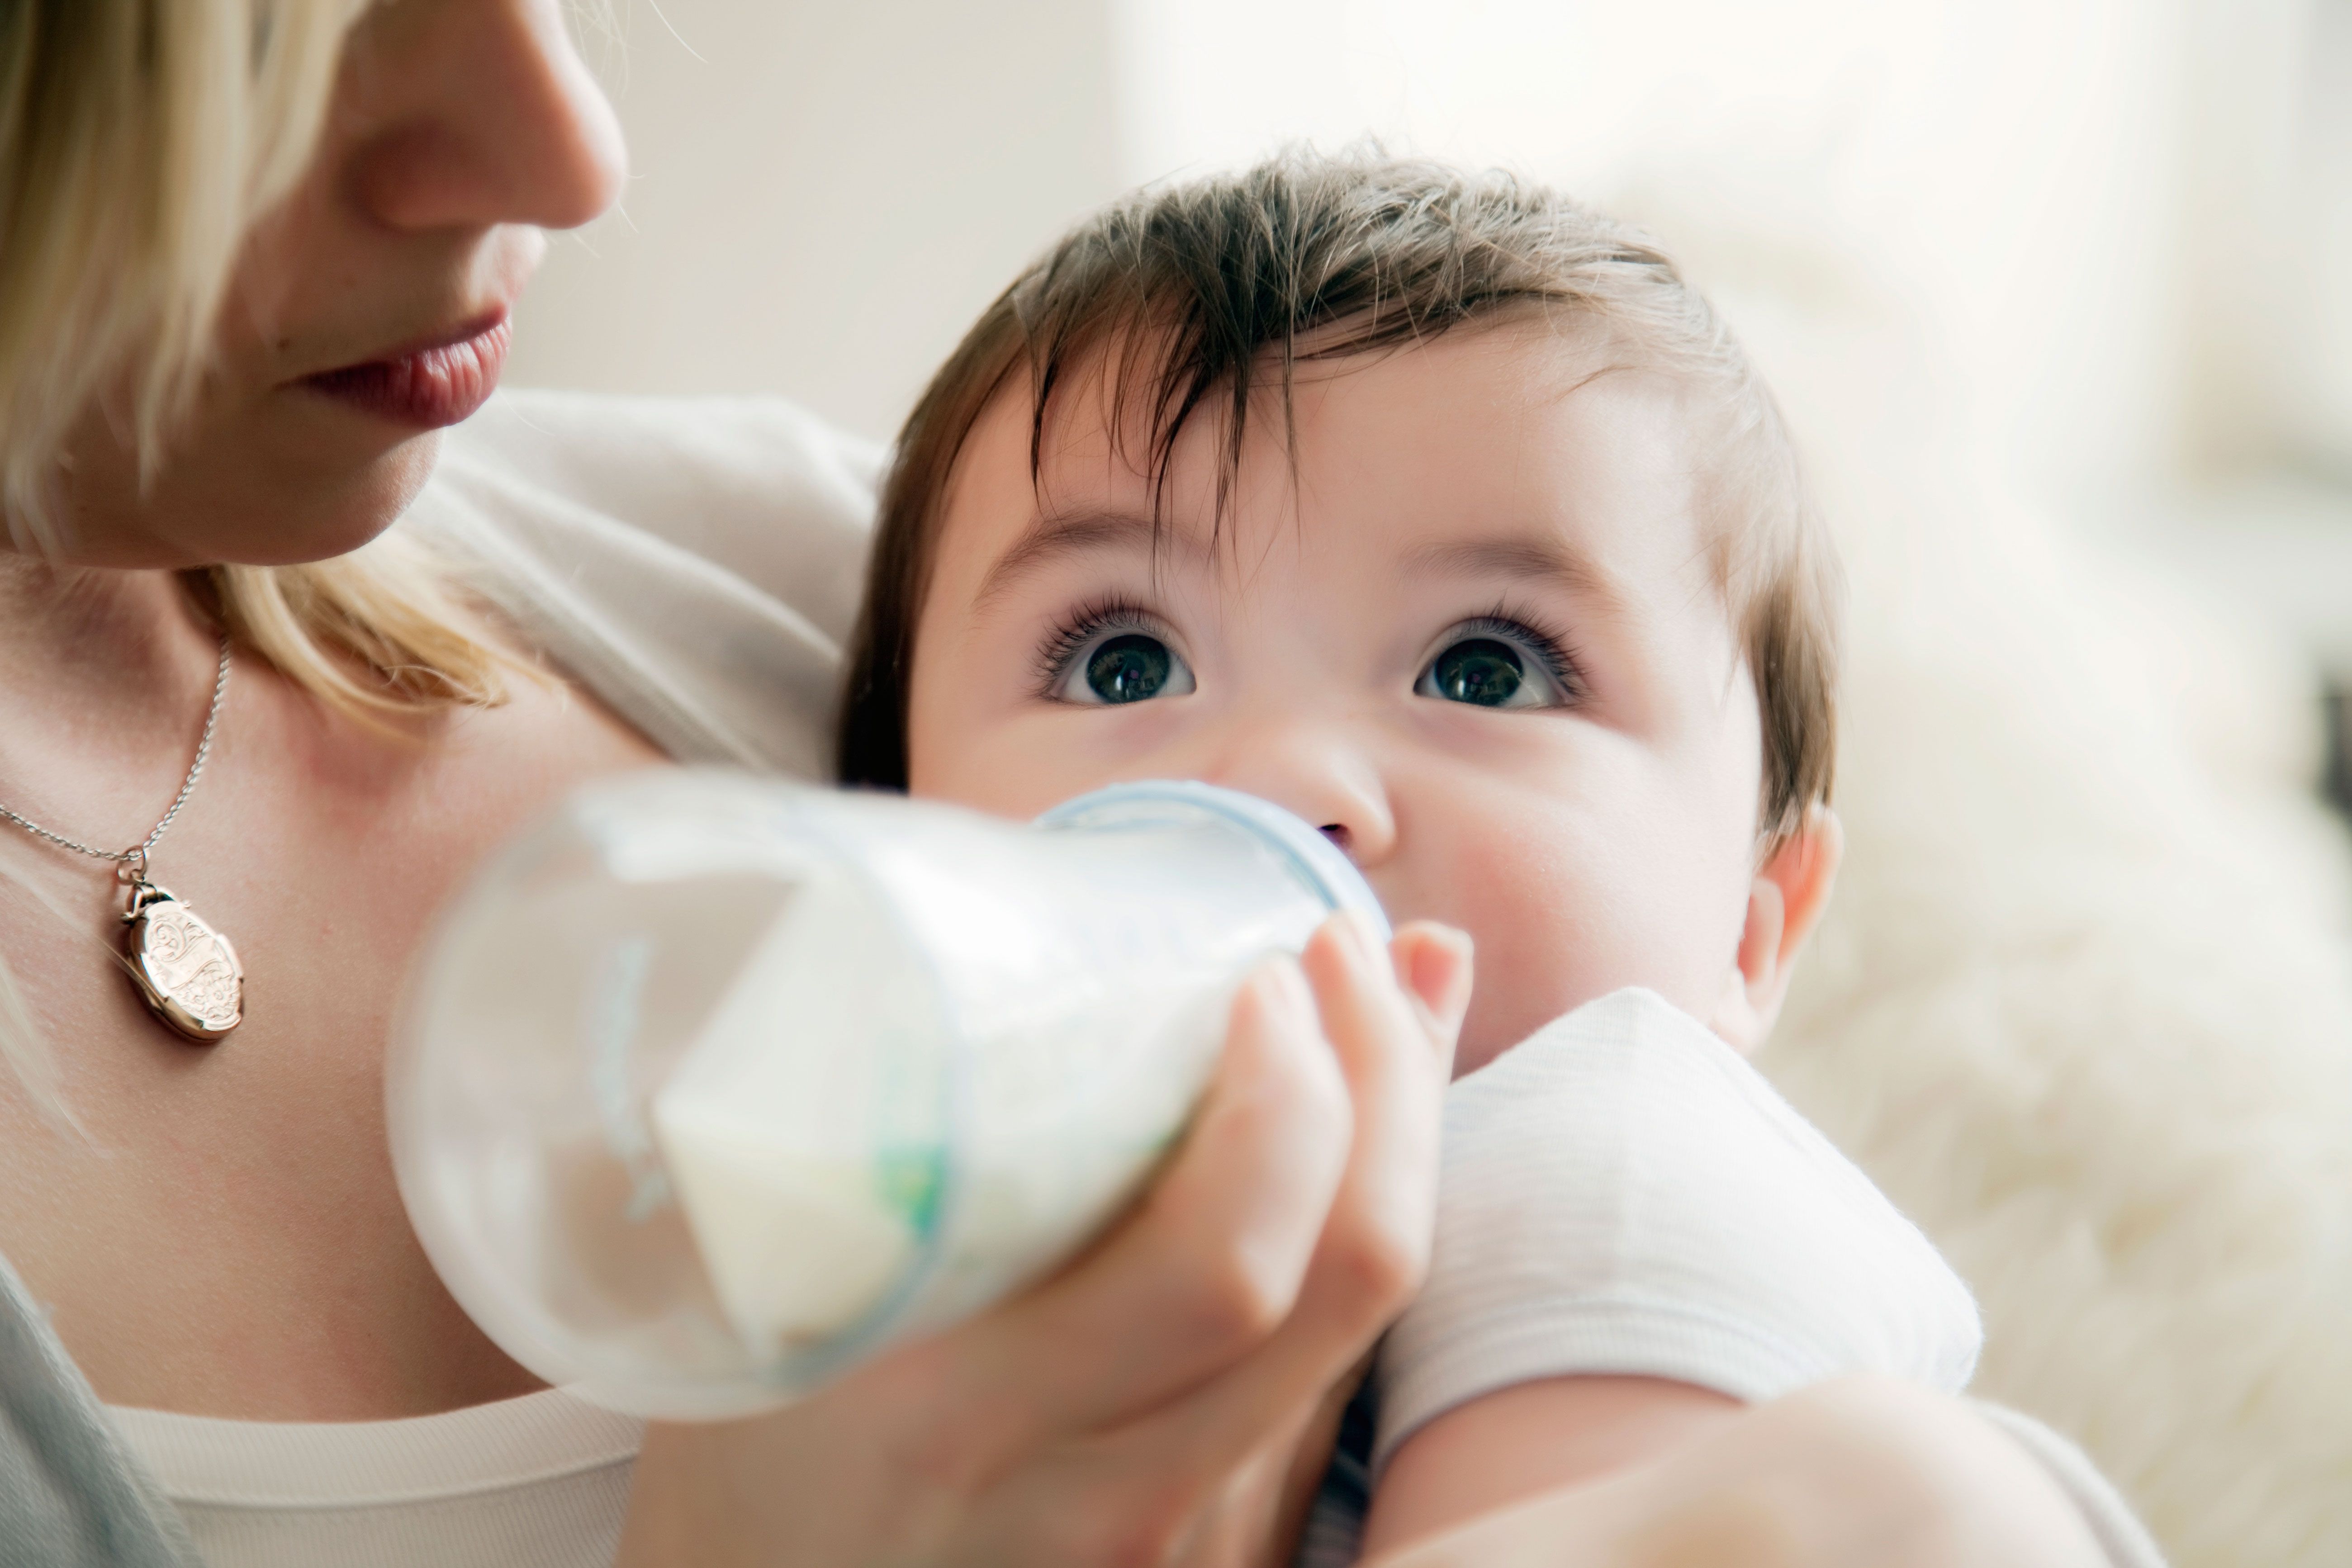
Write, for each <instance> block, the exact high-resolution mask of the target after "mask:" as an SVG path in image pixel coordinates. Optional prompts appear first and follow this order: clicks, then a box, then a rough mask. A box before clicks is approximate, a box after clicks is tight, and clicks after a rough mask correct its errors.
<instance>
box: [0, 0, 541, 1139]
mask: <svg viewBox="0 0 2352 1568" xmlns="http://www.w3.org/2000/svg"><path fill="white" fill-rule="evenodd" d="M366 3H367V0H17V3H16V4H13V5H0V513H5V518H6V521H7V526H8V532H9V542H10V543H11V544H12V545H13V546H14V547H15V548H16V549H18V550H22V551H27V552H37V553H45V554H55V553H56V552H58V549H59V547H60V546H61V545H62V544H63V542H64V541H63V540H62V538H61V536H60V534H59V531H58V505H57V502H58V480H59V478H60V476H61V474H62V472H63V468H62V462H61V457H62V453H63V451H64V449H65V447H66V444H67V442H68V439H69V438H70V437H71V435H72V432H73V430H74V428H75V427H76V426H77V424H78V423H79V421H80V420H81V419H83V418H84V417H85V416H88V415H89V412H90V410H91V409H93V408H98V407H102V408H105V409H106V410H107V411H108V412H109V414H110V416H113V417H115V418H116V419H118V420H119V422H120V423H121V426H122V427H123V428H125V429H126V430H127V431H128V432H129V435H130V437H131V443H132V447H133V449H134V450H135V452H136V453H137V458H138V462H139V467H140V473H141V478H142V481H144V480H147V479H152V477H153V475H154V474H155V473H156V472H157V470H158V469H159V468H161V467H162V465H163V461H164V459H165V458H166V457H167V456H168V453H169V449H170V445H171V441H172V438H173V435H174V433H175V431H176V429H177V428H178V426H179V425H180V423H181V421H183V420H184V417H185V416H186V415H187V414H188V412H189V410H190V409H191V407H192V406H193V405H194V401H195V398H196V395H197V393H198V392H199V390H200V389H201V387H202V385H203V384H204V380H205V374H206V371H207V369H208V368H209V366H210V363H211V350H212V343H213V334H214V331H215V325H216V322H217V320H218V317H219V315H220V310H221V306H222V302H223V300H224V299H225V298H226V294H227V292H228V289H229V286H230V279H231V277H232V275H233V273H234V271H235V268H236V260H237V256H238V253H239V250H240V247H242V245H243V243H244V239H245V237H246V235H247V232H248V231H249V230H250V229H251V227H252V226H253V223H254V221H255V219H256V218H257V216H261V215H263V214H265V213H266V212H268V209H269V208H270V207H271V206H272V205H275V204H276V203H277V202H278V201H279V200H281V199H282V198H283V197H285V196H286V195H287V194H288V193H289V192H290V191H291V190H292V189H293V187H294V185H295V184H296V182H297V180H298V179H299V177H300V175H301V174H302V171H303V169H304V167H305V165H306V164H307V163H308V162H309V160H310V156H311V153H312V151H313V149H314V148H315V147H316V145H317V142H318V140H319V133H320V128H321V126H322V125H323V124H324V122H325V120H326V116H327V111H328V107H329V104H330V102H331V100H332V98H333V95H334V89H335V81H336V74H337V69H338V64H339V61H340V58H341V50H342V44H343V37H344V35H345V33H346V32H347V31H348V29H349V27H350V26H351V24H352V20H353V19H354V18H355V17H356V16H358V15H359V14H360V12H361V11H362V9H363V8H364V5H365V4H366ZM184 581H185V582H186V584H187V586H188V588H189V591H190V593H191V595H192V597H193V598H194V601H195V602H196V603H197V605H199V607H200V608H202V609H203V610H204V611H205V613H206V614H208V615H209V616H212V617H213V618H214V619H215V620H216V621H217V622H219V624H220V625H221V626H223V627H224V628H225V629H226V631H227V632H228V633H229V634H230V635H231V636H233V637H236V639H237V640H238V641H239V642H241V643H243V644H244V645H246V646H247V647H250V648H251V649H252V650H253V651H254V652H255V653H257V654H259V655H260V656H261V657H263V658H267V659H268V661H269V662H270V663H271V664H272V665H274V666H275V667H276V668H278V670H279V671H280V672H281V673H282V674H284V675H285V676H286V677H287V678H288V679H290V680H292V681H294V682H295V683H296V684H297V685H299V686H300V687H302V688H304V689H307V690H308V691H310V693H312V694H313V695H315V696H316V697H318V698H319V699H320V700H322V701H324V702H325V703H327V704H328V705H329V706H331V707H332V708H334V709H336V710H340V711H342V712H344V713H346V714H349V715H352V716H353V717H357V718H359V719H362V721H381V720H383V719H384V718H387V717H390V716H394V715H397V714H403V713H415V712H421V711H427V710H434V709H436V708H441V707H446V706H448V705H451V704H469V705H488V704H492V703H496V702H499V701H500V700H503V699H504V697H505V694H506V691H505V686H504V684H503V681H502V679H501V674H502V672H503V671H505V670H508V669H516V668H522V667H521V666H520V665H518V664H517V663H516V661H515V660H514V659H513V658H512V656H510V655H509V654H508V653H506V652H505V651H503V650H502V649H500V648H499V647H498V646H497V644H496V643H495V641H494V640H492V639H490V638H489V637H487V636H486V635H484V633H483V632H482V630H481V627H480V624H479V622H478V619H477V617H476V616H475V614H474V612H473V611H472V609H471V608H470V606H469V605H467V603H466V602H465V600H464V597H463V595H461V594H460V593H459V592H458V591H457V588H456V586H455V584H454V579H453V577H452V574H450V572H449V571H448V570H447V569H446V566H445V564H444V563H442V562H440V561H439V560H437V559H436V557H435V556H434V555H433V554H432V553H431V552H428V551H427V550H425V548H424V547H423V546H421V545H419V544H418V543H416V542H414V541H411V540H408V539H405V538H404V537H402V536H400V535H397V534H394V535H388V536H386V537H384V538H382V539H379V540H377V541H376V542H373V543H372V544H370V545H368V546H366V547H365V548H363V549H361V550H358V551H355V552H352V553H350V554H347V555H343V556H341V557H338V558H336V559H333V560H329V561H320V562H312V563H303V564H299V565H292V566H214V567H209V568H204V569H200V570H197V571H194V572H190V573H188V574H184ZM5 880H6V881H8V882H10V883H12V884H15V885H16V889H17V890H18V891H19V892H21V893H24V894H25V895H26V896H27V897H31V898H33V899H34V900H36V901H45V900H42V898H41V895H40V894H39V893H38V892H37V890H35V889H31V888H29V887H28V886H26V885H25V884H24V883H22V882H21V880H20V879H16V878H13V877H10V878H5ZM39 1040H40V1036H39V1031H38V1030H37V1026H35V1024H34V1023H33V1020H32V1018H31V1016H30V1013H29V1011H28V1009H27V1007H26V1003H25V999H24V997H23V994H22V993H21V992H20V990H19V988H18V986H17V984H16V977H15V975H14V974H13V973H10V971H9V970H8V968H7V966H6V964H5V962H0V1058H5V1059H7V1060H8V1061H10V1062H11V1063H12V1064H13V1065H14V1066H15V1067H16V1068H17V1070H18V1073H19V1076H20V1077H21V1078H22V1079H23V1080H24V1081H25V1084H26V1088H27V1089H29V1090H30V1091H31V1093H32V1095H33V1098H34V1100H35V1102H36V1104H37V1106H38V1107H39V1108H40V1109H42V1110H44V1111H45V1112H47V1113H50V1114H52V1115H53V1116H55V1117H57V1118H59V1119H61V1120H63V1121H66V1122H68V1123H69V1124H71V1123H72V1122H73V1118H72V1116H71V1112H70V1111H69V1110H67V1109H66V1108H65V1106H64V1105H63V1102H62V1100H60V1099H58V1096H57V1094H56V1076H55V1065H54V1063H53V1062H50V1061H48V1060H47V1053H46V1052H45V1051H43V1050H41V1049H40V1046H39Z"/></svg>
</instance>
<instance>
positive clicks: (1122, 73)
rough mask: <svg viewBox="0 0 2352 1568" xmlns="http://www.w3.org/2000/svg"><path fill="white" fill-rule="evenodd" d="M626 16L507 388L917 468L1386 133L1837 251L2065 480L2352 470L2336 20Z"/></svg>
mask: <svg viewBox="0 0 2352 1568" xmlns="http://www.w3.org/2000/svg"><path fill="white" fill-rule="evenodd" d="M618 5H619V6H620V8H621V10H622V12H623V14H624V16H625V20H626V24H627V32H628V35H629V37H628V41H627V47H626V50H625V53H624V54H622V55H620V56H618V57H616V58H614V59H613V60H612V61H611V62H609V68H608V71H607V75H608V79H610V80H611V82H612V84H613V88H614V96H615V99H616V100H617V102H618V104H619V108H620V111H621V115H622V119H623V121H624V123H625V127H626V129H627V132H628V133H629V138H630V142H631V145H632V149H633V154H634V161H635V175H634V177H633V179H632V181H631V183H630V185H629V188H628V195H627V197H626V203H625V215H622V216H614V217H611V218H607V219H605V220H604V221H603V222H601V223H600V224H598V225H597V226H594V227H593V229H592V230H590V231H589V232H588V233H587V234H586V235H585V236H583V237H579V238H570V237H566V238H559V239H558V240H557V241H556V244H555V247H554V251H553V254H552V255H551V258H550V262H549V265H548V267H547V268H546V270H545V272H544V273H543V274H542V276H541V279H540V281H539V283H538V284H537V286H536V287H535V288H534V289H533V290H532V291H531V293H530V295H528V296H527V297H526V299H525V302H524V305H523V307H522V310H521V312H520V319H519V321H518V327H519V332H518V341H517V346H516V353H515V360H514V364H513V369H512V372H511V379H512V380H513V381H514V382H515V383H516V384H542V385H569V386H586V387H601V388H610V389H615V390H635V391H646V392H693V391H734V390H773V391H780V392H784V393H787V394H789V395H793V396H795V397H798V398H800V399H802V400H803V401H805V402H807V403H809V404H811V405H814V406H815V407H816V408H817V409H819V410H820V411H822V412H824V413H826V414H828V415H830V416H834V417H835V418H837V419H840V420H842V421H844V422H845V423H847V424H849V425H852V426H856V427H858V428H860V429H863V430H866V431H868V432H870V433H873V434H877V435H882V434H887V432H888V431H889V430H890V429H891V428H893V427H894V426H895V425H896V423H897V421H898V418H899V416H901V415H902V414H903V412H904V410H905V407H906V405H907V404H908V400H909V399H910V398H911V396H912V395H913V393H914V391H915V390H916V388H917V387H918V386H919V384H920V383H921V380H922V378H923V376H924V375H925V374H928V372H929V369H930V368H931V366H932V365H934V364H935V363H937V362H938V360H939V358H940V355H941V354H943V353H945V352H946V350H947V348H948V347H949V345H950V344H951V343H952V342H953V341H954V339H955V337H956V335H957V334H958V332H959V331H961V329H962V328H963V326H964V325H965V324H966V323H968V322H969V321H970V320H971V317H972V315H973V314H974V313H975V312H976V311H977V310H979V308H980V307H981V305H982V303H983V302H984V301H985V300H987V299H988V298H989V297H990V296H991V295H992V293H994V291H995V290H996V289H999V288H1001V287H1002V286H1003V283H1004V282H1005V281H1006V280H1007V279H1009V278H1010V277H1011V275H1012V274H1013V271H1014V270H1015V269H1016V268H1018V266H1019V265H1020V263H1021V262H1022V260H1023V259H1024V258H1026V257H1027V256H1029V255H1030V254H1032V253H1033V252H1034V250H1035V249H1036V248H1037V247H1039V246H1040V245H1041V244H1043V243H1044V242H1045V241H1046V240H1047V239H1048V238H1049V237H1051V236H1052V235H1053V234H1054V233H1055V231H1056V230H1057V229H1058V228H1060V227H1061V226H1063V225H1064V224H1065V223H1066V222H1067V221H1068V220H1069V219H1070V218H1071V217H1073V216H1076V214H1078V213H1080V212H1082V211H1084V210H1085V209H1086V208H1087V207H1089V206H1091V205H1095V204H1096V203H1097V202H1099V201H1101V200H1103V199H1105V198H1107V197H1108V196H1109V195H1113V194H1114V193H1115V192H1117V191H1118V190H1119V189H1121V188H1123V187H1125V186H1127V185H1129V184H1134V183H1136V182H1139V181H1142V180H1147V179H1151V178H1156V177H1159V176H1161V175H1165V174H1171V173H1177V172H1181V171H1185V170H1198V169H1202V168H1206V167H1213V166H1217V165H1220V164H1226V163H1234V162H1237V161H1240V160H1242V159H1244V158H1247V157H1250V156H1253V155H1255V154H1256V153H1260V152H1262V151H1264V150H1265V149H1267V148H1269V147H1271V146H1274V145H1276V144H1277V143H1279V142H1282V141H1284V140H1286V139H1291V138H1299V137H1305V138H1311V139H1313V140H1316V141H1318V142H1321V143H1324V144H1326V145H1330V144H1337V143H1340V142H1346V141H1349V140H1350V139H1352V138H1353V137H1355V136H1358V135H1360V134H1362V133H1363V132H1378V133H1380V134H1381V135H1382V136H1384V137H1385V138H1387V139H1388V140H1389V141H1390V142H1391V145H1394V146H1396V147H1398V148H1399V149H1400V150H1421V151H1426V152H1432V153H1439V154H1443V155H1446V156H1451V157H1455V158H1463V159H1469V160H1474V161H1478V162H1500V163H1508V164H1511V165H1514V166H1517V167H1519V168H1521V169H1524V170H1527V171H1528V172H1529V173H1531V174H1536V175H1538V176H1539V177H1542V178H1545V179H1548V180H1551V181H1554V182H1558V183H1560V184H1566V185H1568V186H1570V188H1573V189H1576V190H1579V191H1580V192H1584V193H1589V194H1590V195H1592V196H1594V197H1595V198H1597V199H1599V200H1601V201H1602V202H1603V203H1604V204H1611V205H1629V206H1631V207H1633V209H1634V216H1643V217H1650V218H1654V219H1656V220H1658V221H1661V222H1662V223H1664V224H1666V226H1667V237H1668V238H1669V239H1670V240H1674V241H1682V240H1683V239H1684V238H1685V236H1684V235H1683V234H1682V233H1681V232H1678V230H1677V228H1676V227H1675V224H1676V223H1685V224H1688V225H1689V226H1692V227H1694V228H1696V227H1703V226H1706V225H1707V224H1709V223H1711V222H1717V221H1721V222H1726V223H1731V224H1736V225H1740V226H1747V227H1748V228H1750V229H1755V228H1759V227H1761V228H1765V229H1769V228H1770V227H1772V226H1775V225H1776V224H1777V225H1779V226H1781V227H1782V228H1783V229H1784V230H1785V231H1787V232H1788V233H1790V234H1791V235H1798V234H1801V235H1802V236H1803V237H1805V238H1806V240H1807V242H1808V243H1810V244H1812V245H1814V246H1816V247H1833V248H1835V249H1836V250H1837V251H1838V253H1839V254H1840V257H1841V258H1842V261H1843V264H1844V265H1846V266H1847V267H1849V268H1861V269H1864V270H1869V271H1872V272H1873V273H1874V275H1875V276H1876V277H1877V279H1879V281H1880V282H1881V283H1882V284H1883V285H1884V286H1885V288H1886V289H1888V290H1889V291H1890V293H1891V294H1892V295H1893V296H1895V297H1897V298H1900V299H1903V300H1906V301H1908V303H1909V306H1910V308H1911V310H1912V311H1913V313H1914V315H1915V317H1916V321H1917V323H1918V326H1919V329H1920V335H1921V337H1922V339H1923V340H1924V341H1925V342H1927V345H1928V346H1929V349H1930V352H1931V353H1934V354H1936V355H1937V357H1939V358H1940V360H1941V361H1942V362H1943V363H1944V364H1945V366H1946V367H1947V368H1948V370H1949V372H1950V373H1951V378H1950V379H1951V384H1952V386H1953V387H1954V388H1955V389H1956V392H1957V395H1958V406H1959V407H1961V408H1964V409H1966V410H1967V411H1969V413H1971V414H1973V416H1974V418H1973V421H1972V423H1973V425H1974V426H1975V427H1976V428H1977V429H1978V430H1979V431H1980V432H1981V433H1982V434H1983V436H1984V437H1985V438H1986V447H1987V449H1988V452H1989V454H1990V456H1991V457H1992V458H1994V460H1995V461H1996V462H1997V463H1999V464H2000V465H2001V466H2002V467H2003V468H2007V469H2008V470H2010V471H2011V472H2012V473H2013V474H2014V475H2015V476H2016V477H2018V478H2020V479H2024V480H2025V481H2027V482H2028V484H2029V485H2030V486H2031V487H2032V488H2035V489H2044V490H2048V491H2051V492H2053V493H2055V494H2058V495H2061V496H2071V497H2098V496H2102V495H2112V494H2115V493H2117V492H2121V491H2128V490H2130V489H2134V488H2135V487H2141V488H2145V487H2147V486H2148V485H2150V484H2163V483H2166V482H2168V481H2170V480H2173V479H2179V478H2181V477H2183V476H2185V475H2193V473H2194V471H2195V470H2196V469H2197V468H2199V466H2200V465H2203V466H2205V467H2207V468H2211V467H2214V466H2217V465H2218V466H2224V467H2226V466H2228V465H2231V464H2237V465H2241V466H2244V465H2255V466H2259V465H2263V464H2266V463H2270V464H2274V463H2277V462H2280V461H2282V460H2285V461H2290V462H2291V461H2294V460H2298V455H2299V454H2300V455H2305V456H2307V455H2309V454H2313V453H2318V454H2321V455H2323V456H2326V455H2331V454H2333V455H2352V374H2347V372H2345V371H2344V369H2343V365H2344V363H2346V360H2347V349H2352V288H2347V287H2346V285H2345V282H2344V279H2343V273H2342V262H2343V260H2344V258H2347V257H2348V256H2352V239H2347V238H2346V236H2347V235H2352V203H2347V198H2346V196H2345V195H2344V190H2343V188H2342V186H2343V184H2344V174H2345V170H2346V169H2347V167H2352V164H2347V159H2352V121H2347V120H2346V119H2345V117H2344V111H2343V103H2342V100H2341V98H2340V95H2339V94H2336V93H2335V92H2334V91H2333V89H2336V88H2339V87H2340V86H2341V85H2342V80H2341V79H2352V24H2347V22H2346V21H2345V18H2346V17H2347V16H2352V11H2347V10H2346V9H2345V8H2344V6H2343V5H2341V4H2339V3H2337V0H1775V3H1774V4H1770V5H1757V4H1754V3H1753V0H1655V3H1654V4H1648V5H1623V4H1622V3H1621V0H992V3H991V4H988V5H972V4H969V3H968V0H965V3H959V0H859V3H854V4H845V3H842V0H659V3H658V5H656V0H618ZM2330 17H2332V18H2334V23H2333V26H2334V32H2335V33H2336V34H2341V35H2343V36H2342V37H2328V36H2326V35H2328V33H2329V26H2328V25H2327V19H2328V18H2330ZM2331 105H2332V107H2331ZM1691 238H1692V239H1693V241H1694V242H1695V243H1696V242H1701V241H1703V240H1704V239H1705V238H1706V237H1704V236H1697V235H1693V236H1692V237H1691ZM1697 248H1700V249H1702V250H1703V248H1704V245H1703V243H1698V244H1697Z"/></svg>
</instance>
